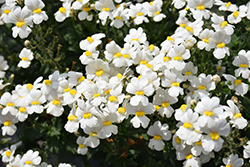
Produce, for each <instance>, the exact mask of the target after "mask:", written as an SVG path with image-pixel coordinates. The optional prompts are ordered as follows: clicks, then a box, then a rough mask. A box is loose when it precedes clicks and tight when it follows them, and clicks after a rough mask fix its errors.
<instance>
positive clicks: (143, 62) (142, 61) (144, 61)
mask: <svg viewBox="0 0 250 167" xmlns="http://www.w3.org/2000/svg"><path fill="white" fill-rule="evenodd" d="M147 63H148V62H147V61H146V60H141V61H140V64H147Z"/></svg>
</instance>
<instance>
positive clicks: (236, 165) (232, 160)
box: [220, 154, 244, 167]
mask: <svg viewBox="0 0 250 167" xmlns="http://www.w3.org/2000/svg"><path fill="white" fill-rule="evenodd" d="M222 161H223V163H224V164H225V165H226V166H220V167H227V166H230V167H241V166H242V165H243V164H244V160H243V159H242V158H238V154H230V155H229V157H228V158H223V159H222Z"/></svg>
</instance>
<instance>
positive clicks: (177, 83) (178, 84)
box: [171, 82, 180, 87]
mask: <svg viewBox="0 0 250 167" xmlns="http://www.w3.org/2000/svg"><path fill="white" fill-rule="evenodd" d="M171 85H172V86H175V87H179V86H180V83H179V82H173V83H172V84H171Z"/></svg>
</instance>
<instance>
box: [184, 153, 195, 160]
mask: <svg viewBox="0 0 250 167" xmlns="http://www.w3.org/2000/svg"><path fill="white" fill-rule="evenodd" d="M192 157H193V155H192V154H188V155H186V156H185V158H186V160H188V159H191V158H192Z"/></svg>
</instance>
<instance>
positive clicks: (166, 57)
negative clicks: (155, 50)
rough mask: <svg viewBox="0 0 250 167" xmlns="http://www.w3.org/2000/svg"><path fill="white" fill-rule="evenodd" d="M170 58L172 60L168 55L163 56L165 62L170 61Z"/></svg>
mask: <svg viewBox="0 0 250 167" xmlns="http://www.w3.org/2000/svg"><path fill="white" fill-rule="evenodd" d="M170 60H171V57H168V56H165V57H163V61H164V62H168V61H170Z"/></svg>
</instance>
